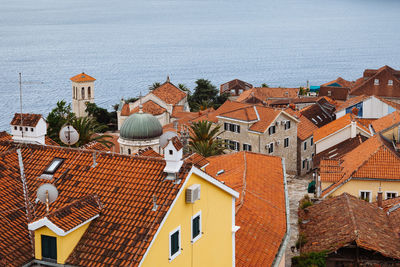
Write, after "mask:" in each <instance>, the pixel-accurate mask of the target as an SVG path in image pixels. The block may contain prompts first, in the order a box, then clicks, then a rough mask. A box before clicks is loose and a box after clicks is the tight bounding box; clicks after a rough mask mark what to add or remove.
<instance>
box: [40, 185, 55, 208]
mask: <svg viewBox="0 0 400 267" xmlns="http://www.w3.org/2000/svg"><path fill="white" fill-rule="evenodd" d="M36 197H37V198H38V199H39V201H40V202H42V203H44V204H46V203H47V202H48V203H49V204H51V203H53V202H54V201H56V199H57V197H58V190H57V188H56V187H55V186H54V185H52V184H43V185H41V186H40V187H39V188H38V190H37V193H36Z"/></svg>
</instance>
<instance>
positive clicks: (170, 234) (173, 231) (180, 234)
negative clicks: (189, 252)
mask: <svg viewBox="0 0 400 267" xmlns="http://www.w3.org/2000/svg"><path fill="white" fill-rule="evenodd" d="M177 231H179V249H178V251H177V252H176V253H175V254H174V255H171V236H172V235H173V234H175V233H176V232H177ZM181 239H182V231H181V226H180V225H179V226H178V227H176V228H175V229H174V230H172V231H171V232H169V238H168V243H169V244H168V247H169V262H171V261H172V260H174V259H175V258H176V257H178V256H179V255H180V254H181V250H182V247H181Z"/></svg>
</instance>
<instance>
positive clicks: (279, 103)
mask: <svg viewBox="0 0 400 267" xmlns="http://www.w3.org/2000/svg"><path fill="white" fill-rule="evenodd" d="M318 99H320V98H319V97H314V96H312V97H311V96H298V97H296V98H285V99H273V100H270V101H268V105H269V106H271V107H287V105H289V104H295V105H297V104H310V103H311V104H314V103H316V102H317V101H318Z"/></svg>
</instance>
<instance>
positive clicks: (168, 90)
mask: <svg viewBox="0 0 400 267" xmlns="http://www.w3.org/2000/svg"><path fill="white" fill-rule="evenodd" d="M151 93H152V94H154V95H155V96H157V97H158V98H160V99H161V100H162V101H164V102H165V103H167V104H171V105H176V104H178V103H179V101H181V100H182V99H183V98H184V97H186V95H187V94H186V93H185V92H183V91H182V90H181V89H179V88H178V87H176V86H175V85H173V84H172V83H170V82H165V83H163V84H162V85H161V86H160V87H158V88H156V89H154V90H153V91H152V92H151Z"/></svg>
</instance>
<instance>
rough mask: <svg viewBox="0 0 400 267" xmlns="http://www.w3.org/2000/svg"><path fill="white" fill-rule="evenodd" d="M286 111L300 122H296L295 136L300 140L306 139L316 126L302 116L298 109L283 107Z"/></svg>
mask: <svg viewBox="0 0 400 267" xmlns="http://www.w3.org/2000/svg"><path fill="white" fill-rule="evenodd" d="M285 111H286V112H287V113H289V114H290V115H292V116H294V117H296V118H297V119H298V120H299V121H300V122H299V123H298V124H297V137H298V138H299V139H300V140H306V139H307V138H309V137H310V136H312V135H313V133H314V131H316V130H317V129H318V127H317V126H316V125H315V124H314V123H312V122H311V121H310V120H309V119H307V117H306V116H303V115H302V114H301V113H300V112H299V111H297V110H293V109H291V108H288V109H285Z"/></svg>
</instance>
